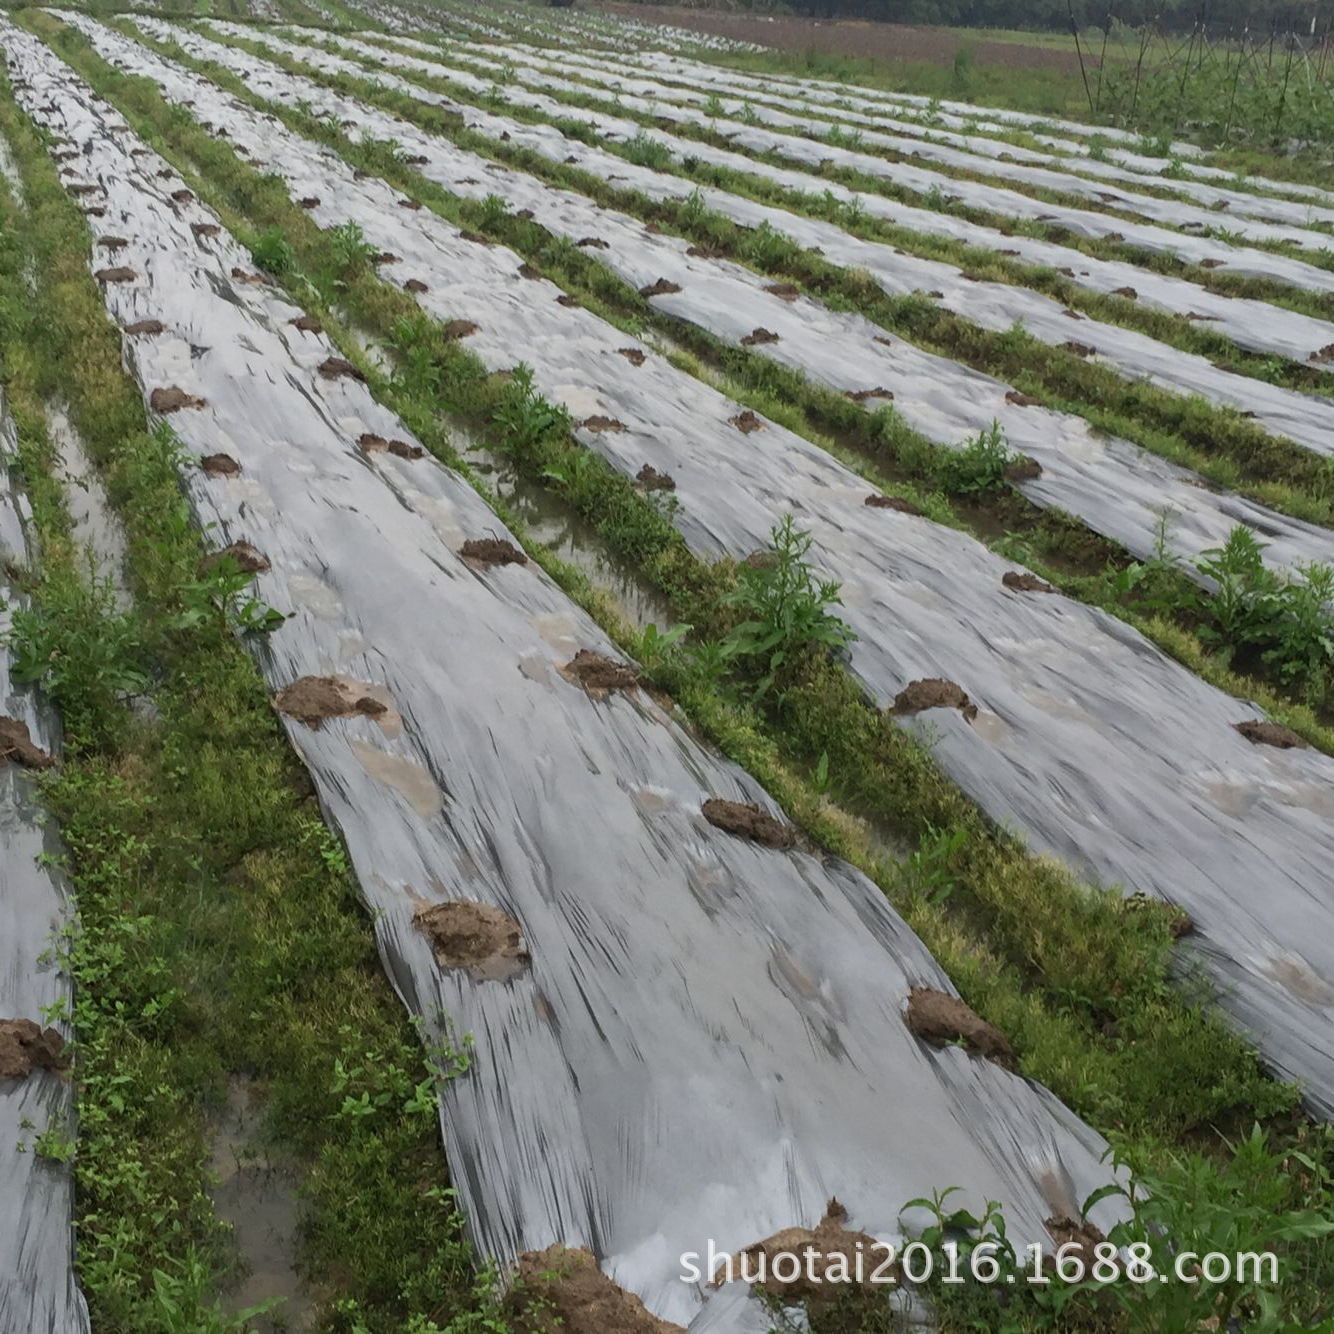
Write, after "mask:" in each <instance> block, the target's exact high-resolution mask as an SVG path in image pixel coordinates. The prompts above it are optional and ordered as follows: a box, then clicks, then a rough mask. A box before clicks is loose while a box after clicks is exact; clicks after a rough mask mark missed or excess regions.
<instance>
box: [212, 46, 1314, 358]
mask: <svg viewBox="0 0 1334 1334" xmlns="http://www.w3.org/2000/svg"><path fill="white" fill-rule="evenodd" d="M214 26H215V27H216V28H217V29H218V30H219V31H223V32H230V34H231V35H235V36H246V37H249V38H250V39H251V40H252V41H256V42H260V43H262V44H264V45H267V46H271V47H273V48H274V49H275V50H285V51H286V52H287V54H289V55H295V56H297V57H298V58H300V59H302V60H305V61H306V62H307V63H308V64H310V65H312V66H315V67H317V68H319V69H321V70H323V71H325V72H328V73H343V74H352V75H358V76H361V77H363V78H364V77H367V74H368V72H367V70H366V69H365V67H364V66H361V65H358V64H355V63H354V62H352V61H350V60H345V59H343V58H341V57H338V56H332V55H330V54H329V53H327V52H326V51H324V50H322V49H320V48H318V47H307V46H301V45H298V44H296V43H293V42H284V41H283V40H282V39H281V38H279V37H277V36H276V35H274V34H271V33H267V32H258V31H250V32H242V31H241V30H240V29H239V28H236V27H235V26H233V27H232V28H231V29H228V27H227V25H226V24H223V23H217V24H215V25H214ZM328 40H331V41H334V42H335V43H338V42H340V41H341V40H342V39H339V38H337V37H333V36H332V35H331V36H330V37H329V38H328ZM349 45H350V47H351V49H356V44H355V43H350V44H349ZM363 45H364V46H365V51H366V52H367V53H370V54H371V55H372V58H374V59H377V60H381V61H382V60H383V59H384V52H383V49H382V48H375V47H372V46H370V45H369V44H363ZM395 60H396V63H397V64H398V65H399V66H400V67H408V66H409V65H410V64H411V62H412V57H409V56H399V57H395ZM420 65H421V67H422V68H423V69H424V70H426V71H427V72H440V70H439V62H438V61H437V62H435V65H434V69H432V66H431V65H430V64H428V63H427V62H420ZM375 77H376V78H377V79H378V80H379V81H380V82H381V83H382V84H384V85H385V86H387V87H391V88H395V89H397V90H398V91H400V92H407V93H409V94H410V95H411V96H413V97H415V98H417V99H418V100H419V101H422V102H428V103H431V104H432V105H439V106H444V107H449V108H452V109H455V110H458V111H462V112H464V113H465V114H467V115H468V116H469V117H470V118H472V119H476V118H478V117H481V116H485V115H489V114H490V113H488V112H486V111H485V110H484V109H482V108H481V107H479V106H465V105H461V104H459V103H457V102H454V101H452V100H451V99H449V98H446V97H444V96H442V95H440V94H438V93H433V92H431V91H429V90H427V89H424V88H421V87H419V86H417V85H415V84H412V83H410V82H408V81H407V80H405V79H400V78H399V77H398V76H396V75H394V74H392V73H391V72H389V71H387V70H379V71H376V73H375ZM449 77H450V78H452V79H453V80H454V81H455V82H456V83H458V84H459V85H460V86H462V87H468V88H470V89H471V90H472V91H474V92H475V93H477V94H478V98H479V101H480V99H481V95H482V94H484V93H486V92H487V90H488V89H489V87H490V85H489V84H488V83H487V81H486V80H484V79H480V78H478V77H477V76H476V75H469V74H467V73H466V72H465V71H462V70H458V69H451V70H450V75H449ZM508 96H509V98H510V100H511V101H514V102H515V103H523V104H524V105H527V106H530V107H532V108H533V109H535V110H539V111H541V112H543V114H546V115H551V116H563V115H568V114H569V112H570V110H571V109H570V108H569V107H565V106H563V105H562V104H560V103H559V102H556V101H555V100H554V99H552V98H548V97H545V96H543V95H541V94H536V93H524V92H523V91H522V90H518V89H514V88H510V89H509V90H508ZM579 116H580V118H581V119H582V118H586V119H587V120H588V123H589V124H591V125H593V126H594V128H596V129H597V130H598V131H599V133H601V134H602V135H603V136H604V137H605V138H607V139H608V140H609V141H616V140H628V139H632V138H633V137H634V136H635V135H636V134H638V133H641V132H642V130H641V127H640V126H639V125H638V124H636V123H635V122H633V121H626V120H621V119H618V118H612V117H607V116H603V115H601V114H593V113H588V112H584V111H580V112H579ZM514 126H515V127H516V128H510V129H509V133H510V134H511V137H522V138H523V141H524V142H525V143H526V144H527V146H529V147H532V146H534V145H533V142H532V140H533V139H534V138H535V137H536V138H545V140H546V141H547V142H548V143H549V144H552V145H553V146H554V145H555V141H556V139H557V138H559V146H560V147H561V148H562V149H563V153H562V160H563V159H564V158H569V157H572V158H574V160H575V161H576V162H577V163H579V164H580V165H583V164H585V163H589V162H593V163H595V164H596V163H597V161H598V159H600V158H603V157H604V155H603V154H602V153H601V151H600V150H598V149H596V148H590V147H589V146H588V145H586V144H583V143H582V142H580V141H579V140H576V139H569V140H567V139H565V138H564V137H563V136H561V135H560V131H559V130H558V129H556V128H555V127H554V126H549V125H548V126H543V125H525V124H523V123H522V122H514ZM653 137H654V138H655V139H656V140H657V142H658V143H660V144H661V145H662V146H663V147H664V148H665V149H667V151H668V152H670V153H671V155H672V157H673V158H674V159H675V160H676V161H678V162H679V161H683V160H684V159H686V158H688V157H694V158H697V159H698V160H700V161H702V162H708V163H711V164H713V165H715V166H720V167H727V168H730V169H732V170H736V171H742V172H748V173H750V174H752V175H757V176H760V177H763V178H764V179H766V180H770V181H773V182H774V183H775V184H777V185H780V186H782V187H784V188H785V189H789V190H794V191H797V192H801V193H809V192H810V191H811V189H812V184H813V183H812V178H811V176H810V175H809V173H806V172H802V171H796V170H791V169H787V168H783V167H778V166H774V165H773V164H771V163H766V162H761V161H759V160H758V159H756V158H753V157H747V156H745V155H744V154H740V153H733V152H729V151H727V150H725V149H718V148H714V147H713V146H712V145H710V144H705V143H701V142H697V141H694V140H688V139H679V138H676V137H675V136H673V135H671V134H670V133H667V132H665V131H661V130H659V131H655V133H654V135H653ZM546 151H548V152H550V149H547V150H546ZM605 160H606V161H608V162H611V161H614V162H615V163H616V164H617V165H616V166H615V167H614V168H613V169H612V170H611V171H610V172H609V171H608V169H607V168H606V167H603V166H599V165H593V166H590V167H589V169H590V170H593V171H597V172H598V174H600V175H602V176H603V177H604V178H605V179H608V180H614V179H616V178H617V176H618V175H619V177H620V178H621V179H626V180H629V179H631V178H632V170H631V169H632V168H633V166H634V164H633V163H630V162H628V161H627V160H625V159H624V158H616V157H608V158H606V159H605ZM649 176H651V178H652V182H653V183H651V184H650V185H647V186H643V187H642V188H648V189H650V190H651V191H652V193H653V194H654V195H656V196H657V197H671V198H684V197H685V196H686V195H687V194H689V193H690V190H688V189H687V188H686V187H687V186H691V185H692V183H691V182H690V181H688V180H682V179H681V178H679V177H673V176H666V175H662V174H659V173H649ZM634 179H635V180H636V181H638V182H640V183H641V185H642V182H643V179H644V178H643V174H642V173H641V174H639V175H635V176H634ZM820 188H821V191H822V193H828V194H831V195H833V196H834V197H835V198H836V199H839V200H841V201H842V202H844V203H848V204H854V203H855V205H856V206H857V207H859V208H861V209H863V210H864V211H865V212H866V213H868V214H871V215H873V216H875V217H879V218H882V219H884V220H885V221H887V222H889V223H891V224H893V225H895V226H902V227H909V228H912V229H913V230H915V231H920V232H923V233H926V234H936V235H941V236H946V237H949V238H951V239H953V240H959V241H963V242H965V243H966V244H969V245H976V246H981V247H984V248H986V249H990V250H994V251H997V252H1004V253H1008V254H1012V255H1014V256H1016V257H1017V258H1019V259H1020V260H1021V261H1022V262H1024V263H1028V264H1036V265H1049V266H1050V267H1052V268H1055V269H1058V270H1060V271H1061V272H1063V273H1066V274H1067V276H1068V277H1070V279H1071V281H1073V282H1077V283H1079V284H1080V285H1081V286H1085V287H1088V288H1090V289H1091V290H1093V291H1097V292H1101V293H1103V294H1104V295H1105V294H1108V293H1114V292H1117V291H1118V290H1119V289H1122V288H1125V287H1131V288H1133V289H1134V290H1135V292H1136V294H1137V296H1138V298H1139V300H1141V301H1143V302H1144V303H1145V304H1146V305H1150V306H1159V307H1162V308H1163V309H1166V310H1169V311H1171V312H1172V313H1173V314H1176V315H1181V316H1185V317H1189V318H1195V319H1202V320H1205V321H1207V322H1208V323H1209V325H1210V327H1211V328H1215V329H1217V330H1218V331H1219V332H1221V333H1225V334H1227V336H1228V337H1230V338H1232V339H1234V340H1235V341H1236V342H1237V343H1238V344H1239V345H1240V346H1242V347H1245V348H1248V349H1249V350H1252V351H1260V352H1266V353H1275V352H1276V353H1278V354H1279V355H1282V356H1288V357H1292V358H1293V359H1295V360H1299V361H1303V362H1306V361H1308V360H1309V359H1310V358H1311V357H1312V356H1313V354H1315V353H1317V352H1319V351H1320V350H1321V349H1322V348H1324V347H1326V346H1327V345H1328V343H1329V341H1330V336H1331V334H1334V322H1331V321H1328V320H1318V319H1312V318H1311V317H1310V316H1306V315H1302V314H1298V313H1297V312H1294V311H1289V310H1286V309H1284V308H1283V307H1280V306H1272V305H1269V304H1268V303H1266V302H1261V301H1252V300H1242V299H1237V298H1231V297H1227V296H1224V295H1222V294H1221V293H1214V292H1210V291H1209V290H1208V289H1207V288H1204V287H1201V286H1199V285H1198V284H1195V283H1192V282H1189V281H1188V280H1186V279H1183V278H1177V277H1172V276H1170V275H1167V274H1159V273H1155V272H1153V271H1152V270H1149V269H1142V268H1138V267H1136V266H1135V265H1133V264H1129V263H1126V262H1124V261H1120V260H1101V259H1096V258H1094V257H1092V256H1089V255H1084V254H1082V253H1081V252H1079V251H1078V250H1074V249H1072V248H1070V247H1068V246H1063V245H1060V244H1057V243H1055V242H1051V241H1041V240H1036V239H1034V238H1031V237H1026V236H1021V235H1016V236H1007V235H1006V234H1005V233H1003V232H1000V231H998V230H997V229H996V228H993V227H986V226H981V225H979V224H977V223H973V222H970V221H969V220H968V219H966V218H961V217H957V216H955V215H953V214H949V213H938V212H936V211H935V210H932V209H926V208H915V207H912V206H910V205H907V204H901V203H899V202H898V201H897V200H893V199H889V198H887V197H886V196H884V195H877V194H866V193H862V192H859V191H856V190H853V189H850V188H849V187H847V186H844V185H841V184H839V183H838V182H836V181H827V180H823V179H821V181H820ZM705 193H706V197H707V198H708V199H709V200H710V201H712V203H713V205H714V206H715V207H721V208H723V210H724V211H725V212H728V214H729V216H735V215H734V213H733V211H732V209H731V208H729V207H728V206H727V205H725V204H720V203H719V196H720V195H721V194H722V192H719V191H706V192H705ZM728 198H735V199H736V200H737V204H736V206H735V207H748V208H749V209H751V210H752V211H754V210H758V209H764V208H766V206H764V205H758V204H753V203H752V202H751V201H749V200H745V199H741V198H740V197H739V196H728ZM770 212H772V213H773V214H776V215H779V216H799V215H785V214H783V213H782V211H781V210H770ZM808 221H809V220H808V219H805V218H802V219H801V224H800V225H801V226H804V225H805V224H806V223H807V222H808ZM794 226H795V224H788V225H786V226H783V227H781V230H783V231H785V232H788V233H789V234H793V235H798V234H799V232H798V231H797V230H794ZM1184 239H1185V240H1187V241H1189V239H1190V238H1188V237H1187V238H1184ZM1246 254H1247V255H1258V256H1259V257H1260V261H1261V264H1262V266H1263V265H1267V263H1268V261H1269V260H1270V259H1278V260H1283V257H1282V256H1272V255H1266V254H1265V253H1264V252H1261V251H1247V252H1246ZM1232 259H1233V260H1236V254H1235V253H1234V255H1233V256H1232ZM1246 262H1249V261H1246ZM1284 263H1285V264H1292V263H1299V261H1286V260H1285V261H1284ZM1223 266H1224V267H1226V266H1227V262H1226V261H1224V262H1223ZM1302 267H1303V268H1305V269H1309V270H1310V272H1311V274H1313V275H1317V278H1316V279H1315V282H1316V283H1317V284H1318V283H1320V282H1323V281H1324V279H1322V278H1319V277H1318V275H1321V274H1323V275H1324V277H1325V278H1328V279H1331V280H1334V273H1332V272H1329V271H1327V270H1322V269H1317V268H1314V267H1313V266H1311V265H1303V266H1302ZM1236 271H1238V272H1240V271H1242V270H1241V269H1237V270H1236ZM991 286H1004V284H991ZM927 290H934V289H927ZM1067 337H1069V335H1068V334H1067Z"/></svg>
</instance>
